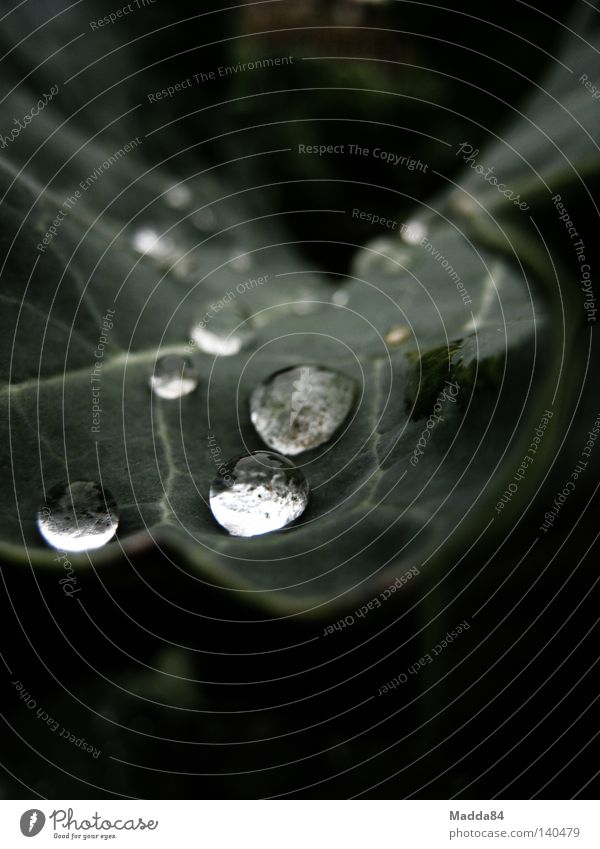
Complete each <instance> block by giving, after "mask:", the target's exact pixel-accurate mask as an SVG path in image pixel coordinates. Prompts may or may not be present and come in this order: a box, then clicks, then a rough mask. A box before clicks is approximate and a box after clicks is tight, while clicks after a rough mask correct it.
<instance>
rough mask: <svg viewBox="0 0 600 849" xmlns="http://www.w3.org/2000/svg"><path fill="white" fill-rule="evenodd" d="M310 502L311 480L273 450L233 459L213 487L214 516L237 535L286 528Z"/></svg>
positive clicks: (212, 506)
mask: <svg viewBox="0 0 600 849" xmlns="http://www.w3.org/2000/svg"><path fill="white" fill-rule="evenodd" d="M307 504H308V483H307V482H306V478H305V477H304V475H303V474H302V472H301V471H300V469H297V468H296V467H295V466H294V465H293V464H292V463H291V462H290V461H289V460H288V459H287V458H286V457H282V456H281V455H280V454H274V453H272V452H271V451H254V452H253V453H252V454H245V455H243V456H241V457H235V458H234V459H233V460H230V461H229V462H228V463H226V464H225V465H224V466H222V467H221V469H220V470H219V475H218V477H217V478H216V479H215V481H214V483H213V485H212V487H211V489H210V508H211V510H212V512H213V516H214V517H215V519H216V520H217V522H218V523H219V524H220V525H222V526H223V527H224V528H225V529H226V530H228V531H229V533H230V534H232V535H233V536H237V537H254V536H258V535H259V534H266V533H269V531H277V530H279V529H280V528H285V527H286V525H289V524H290V522H293V521H294V519H297V518H298V517H299V516H301V515H302V513H304V510H305V509H306V505H307Z"/></svg>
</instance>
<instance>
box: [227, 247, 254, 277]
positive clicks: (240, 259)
mask: <svg viewBox="0 0 600 849" xmlns="http://www.w3.org/2000/svg"><path fill="white" fill-rule="evenodd" d="M240 251H241V248H236V249H234V250H233V251H232V252H231V258H230V260H229V264H230V266H231V268H233V270H234V271H239V272H241V273H242V274H243V273H244V272H246V271H249V270H250V269H251V268H252V256H251V255H250V254H246V253H242V252H240Z"/></svg>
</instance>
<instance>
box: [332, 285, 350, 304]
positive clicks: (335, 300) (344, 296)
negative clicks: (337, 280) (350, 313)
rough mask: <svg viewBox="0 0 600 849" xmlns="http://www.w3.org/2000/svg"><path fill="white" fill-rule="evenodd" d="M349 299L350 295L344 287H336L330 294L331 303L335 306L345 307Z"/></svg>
mask: <svg viewBox="0 0 600 849" xmlns="http://www.w3.org/2000/svg"><path fill="white" fill-rule="evenodd" d="M349 301H350V295H349V294H348V292H346V291H344V289H337V290H336V291H335V292H334V293H333V295H332V296H331V303H332V304H335V305H336V307H345V306H346V304H348V303H349Z"/></svg>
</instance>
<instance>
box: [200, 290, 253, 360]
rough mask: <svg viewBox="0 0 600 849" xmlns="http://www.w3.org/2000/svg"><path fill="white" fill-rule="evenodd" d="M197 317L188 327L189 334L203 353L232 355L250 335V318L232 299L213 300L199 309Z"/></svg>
mask: <svg viewBox="0 0 600 849" xmlns="http://www.w3.org/2000/svg"><path fill="white" fill-rule="evenodd" d="M200 312H201V313H202V315H201V317H200V318H199V320H198V321H197V323H196V324H195V325H194V327H193V328H192V331H191V337H192V339H193V340H194V342H195V344H196V345H197V346H198V348H199V349H200V350H201V351H203V352H204V353H205V354H212V355H213V356H216V357H232V356H234V355H235V354H239V352H240V351H241V350H242V349H243V348H245V347H246V346H247V345H249V344H250V343H251V342H252V340H253V339H254V330H253V328H252V326H251V324H250V319H249V317H248V315H247V314H246V313H244V312H243V311H242V309H241V308H240V307H239V306H238V305H236V304H233V303H224V302H223V300H221V301H217V302H215V303H213V304H210V305H209V306H206V307H205V309H204V310H201V311H200Z"/></svg>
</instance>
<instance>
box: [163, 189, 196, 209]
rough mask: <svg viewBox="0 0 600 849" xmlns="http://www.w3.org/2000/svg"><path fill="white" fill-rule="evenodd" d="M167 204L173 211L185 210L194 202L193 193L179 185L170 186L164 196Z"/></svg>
mask: <svg viewBox="0 0 600 849" xmlns="http://www.w3.org/2000/svg"><path fill="white" fill-rule="evenodd" d="M163 197H164V200H165V203H166V204H167V206H170V207H171V209H185V207H186V206H189V205H190V203H191V202H192V193H191V191H190V189H189V188H188V186H185V185H183V183H179V184H177V185H174V186H170V187H169V188H168V189H167V191H166V192H165V193H164V195H163Z"/></svg>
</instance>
